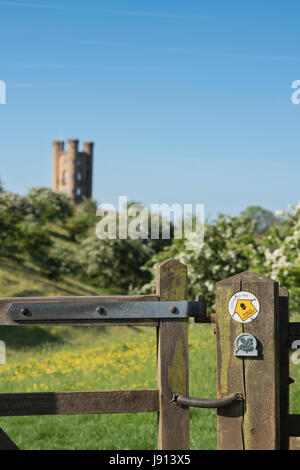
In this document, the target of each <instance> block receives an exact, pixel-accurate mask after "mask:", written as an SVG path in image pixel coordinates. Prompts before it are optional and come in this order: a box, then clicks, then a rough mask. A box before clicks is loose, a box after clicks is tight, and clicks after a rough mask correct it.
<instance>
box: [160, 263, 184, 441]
mask: <svg viewBox="0 0 300 470" xmlns="http://www.w3.org/2000/svg"><path fill="white" fill-rule="evenodd" d="M156 280H157V294H158V295H159V297H160V300H186V299H187V268H186V266H185V265H184V264H182V263H180V262H179V261H176V260H174V259H168V260H166V261H164V262H163V263H161V264H160V265H158V267H157V273H156ZM157 340H158V354H157V374H158V375H157V382H158V389H159V414H158V449H159V450H161V449H165V450H176V449H182V450H187V449H189V445H190V435H189V410H188V409H184V408H181V407H179V406H175V405H173V404H171V398H172V395H173V393H176V394H182V395H188V392H189V390H188V383H189V382H188V381H189V377H188V373H189V367H188V320H187V319H181V320H173V321H160V322H159V326H158V328H157Z"/></svg>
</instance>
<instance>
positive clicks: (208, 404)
mask: <svg viewBox="0 0 300 470" xmlns="http://www.w3.org/2000/svg"><path fill="white" fill-rule="evenodd" d="M242 400H243V395H242V394H241V393H233V394H232V395H228V396H227V397H223V398H212V399H210V398H191V397H185V396H183V395H176V394H175V393H174V394H173V396H172V400H171V402H172V403H174V404H175V405H181V406H187V407H189V406H192V407H194V408H225V407H226V406H230V405H232V404H233V403H237V402H240V401H242Z"/></svg>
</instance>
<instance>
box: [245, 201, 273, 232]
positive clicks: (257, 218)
mask: <svg viewBox="0 0 300 470" xmlns="http://www.w3.org/2000/svg"><path fill="white" fill-rule="evenodd" d="M241 219H242V220H245V221H250V222H251V225H252V230H253V232H254V233H257V234H263V233H265V232H266V231H267V230H268V229H269V228H270V227H272V226H273V225H275V224H277V223H278V222H279V219H278V218H277V217H276V216H275V215H274V214H273V212H271V211H268V210H267V209H264V208H263V207H260V206H250V207H247V209H245V210H244V211H243V212H241Z"/></svg>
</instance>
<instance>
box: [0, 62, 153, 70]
mask: <svg viewBox="0 0 300 470" xmlns="http://www.w3.org/2000/svg"><path fill="white" fill-rule="evenodd" d="M0 67H2V68H21V69H45V70H47V69H66V70H67V69H70V70H94V71H103V72H106V71H112V72H114V71H115V72H119V71H121V72H148V71H151V70H158V68H157V67H140V66H130V65H129V66H126V67H125V66H124V67H123V66H120V67H118V66H115V67H106V66H97V65H88V64H87V65H77V64H52V63H43V62H41V63H25V62H0Z"/></svg>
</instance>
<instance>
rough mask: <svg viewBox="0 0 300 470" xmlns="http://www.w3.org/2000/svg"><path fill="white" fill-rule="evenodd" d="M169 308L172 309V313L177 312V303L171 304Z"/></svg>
mask: <svg viewBox="0 0 300 470" xmlns="http://www.w3.org/2000/svg"><path fill="white" fill-rule="evenodd" d="M169 310H170V312H171V313H176V312H177V308H176V307H175V305H171V307H170V308H169Z"/></svg>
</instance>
